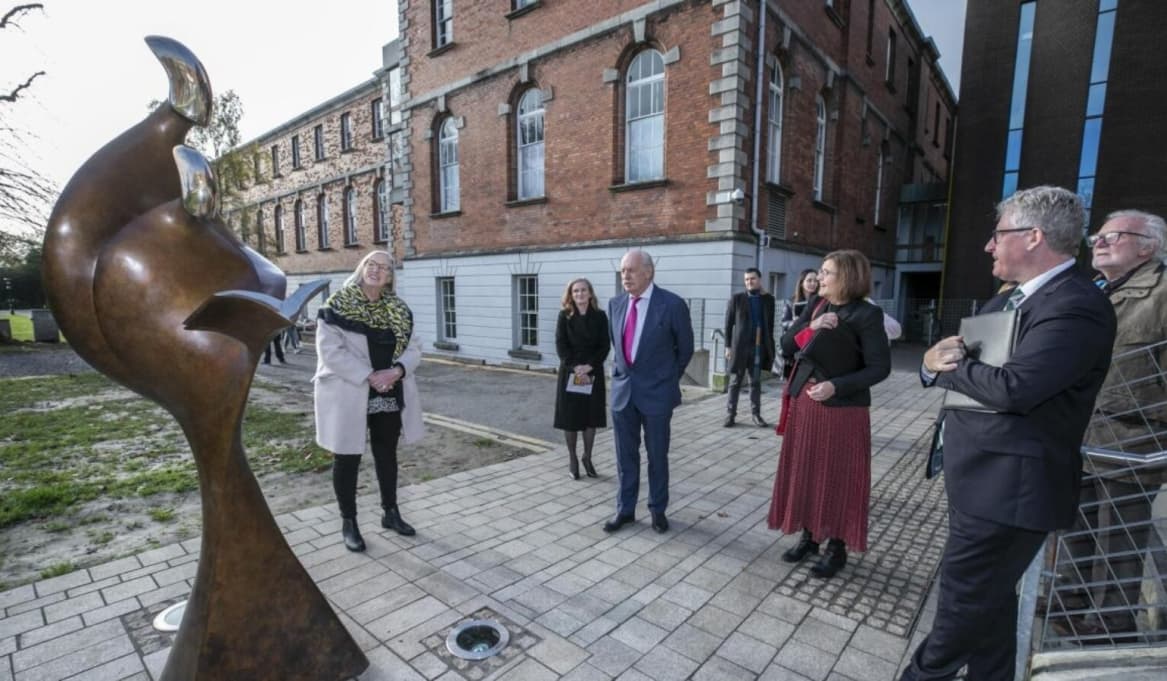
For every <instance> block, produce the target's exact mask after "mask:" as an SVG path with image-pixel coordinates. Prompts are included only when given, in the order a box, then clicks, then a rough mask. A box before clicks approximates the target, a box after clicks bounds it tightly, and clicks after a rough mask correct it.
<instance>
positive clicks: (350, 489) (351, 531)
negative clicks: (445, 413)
mask: <svg viewBox="0 0 1167 681" xmlns="http://www.w3.org/2000/svg"><path fill="white" fill-rule="evenodd" d="M318 317H319V318H318V320H317V324H316V355H317V361H316V375H315V376H313V377H312V382H313V383H314V385H315V389H314V393H315V398H316V443H317V444H319V445H320V446H321V447H323V448H325V449H327V450H328V451H330V452H332V453H333V458H332V486H333V489H334V490H335V492H336V503H337V505H338V506H339V507H340V516H341V518H342V519H343V521H344V523H343V527H342V530H341V534H342V536H343V537H344V545H345V547H346V548H348V550H349V551H364V550H365V541H364V539H362V538H361V531H360V529H359V528H358V527H357V472H358V471H359V470H360V466H361V454H363V453H364V452H365V444H366V442H365V440H366V433H367V434H368V441H369V444H370V445H371V447H372V450H373V463H374V466H375V468H376V471H377V480H378V482H379V483H380V485H379V486H380V489H381V507H382V508H383V509H384V511H385V515H384V516H383V517H382V518H381V527H384V528H385V529H388V530H393V531H395V532H397V533H398V534H401V535H405V536H410V535H413V534H415V532H414V529H413V528H412V527H410V525H409V524H408V523H406V522H405V521H404V520H402V518H401V512H400V511H399V510H398V508H397V442H398V440H399V439H400V440H403V441H405V442H406V443H407V444H408V443H411V442H416V441H417V440H419V439H421V436H422V435H423V434H424V433H425V427H424V426H423V424H422V413H421V403H420V401H419V399H418V394H417V382H416V381H415V380H414V377H413V373H414V371H415V370H416V369H417V367H418V365H419V364H420V363H421V345H420V342H419V341H418V339H417V337H416V336H415V335H414V332H413V331H414V327H413V313H412V312H411V311H410V309H409V306H408V305H406V304H405V301H403V300H402V299H401V298H398V297H397V295H396V294H395V293H394V292H393V257H392V256H391V255H389V253H387V252H385V251H373V252H371V253H369V254H368V255H366V256H365V257H364V258H362V259H361V262H360V264H359V265H357V269H356V271H355V272H353V273H352V275H351V276H349V278H348V279H347V280H346V281H345V284H344V286H343V287H342V288H341V289H340V290H339V291H337V292H336V293H334V294H333V295H332V296H331V297H329V299H328V302H327V303H325V305H324V307H322V308H320V312H319V315H318Z"/></svg>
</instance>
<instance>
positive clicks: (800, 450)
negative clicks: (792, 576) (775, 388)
mask: <svg viewBox="0 0 1167 681" xmlns="http://www.w3.org/2000/svg"><path fill="white" fill-rule="evenodd" d="M870 292H871V264H870V263H869V262H868V261H867V258H866V257H865V256H864V255H863V254H862V253H860V252H859V251H853V250H844V251H835V252H833V253H830V254H828V255H827V257H826V258H825V259H823V265H822V269H820V270H819V299H818V301H817V302H816V303H815V304H814V305H813V306H808V307H807V308H806V309H805V310H803V312H802V314H801V315H799V316H798V319H796V320H795V321H794V324H792V325H791V327H790V329H789V330H787V332H786V333H785V334H784V335H783V336H782V349H783V351H784V352H786V353H789V354H795V353H797V355H796V356H797V358H798V361H797V365H796V366H795V368H794V373H793V374H792V376H791V378H790V381H789V382H788V383H787V385H786V393H785V394H784V395H783V400H782V404H783V408H782V412H783V413H782V415H781V418H780V420H779V425H778V433H779V434H782V435H783V438H782V450H781V453H780V455H779V458H778V474H777V475H776V476H775V478H774V496H773V498H772V499H771V501H770V517H769V525H770V528H771V529H780V530H782V531H783V532H785V533H787V534H791V533H793V532H796V531H798V530H802V537H801V538H800V539H799V542H798V544H796V545H795V546H794V548H792V549H790V550H789V551H787V552H785V553H784V554H782V559H783V560H785V561H787V562H789V563H797V562H799V561H801V560H802V559H804V558H806V557H807V556H808V555H810V554H817V553H818V552H819V544H820V543H822V542H823V541H827V548H826V550H824V551H823V553H822V556H820V558H819V560H818V562H817V563H815V565H813V566H812V567H811V572H812V573H813V574H814V575H815V576H816V577H822V578H828V577H832V576H834V574H835V573H836V572H838V571H839V570H840V569H841V568H842V567H843V566H844V565H846V564H847V546H850V547H851V549H852V550H854V551H866V550H867V505H868V497H869V495H870V491H871V417H870V413H869V409H870V407H871V386H873V385H875V384H876V383H879V382H880V381H882V380H883V379H885V378H887V376H888V374H889V373H891V353H890V351H889V350H888V343H887V334H886V332H884V329H883V311H882V310H881V309H880V308H879V307H877V306H876V305H874V304H872V303H869V302H867V301H866V300H864V298H865V297H866V296H867V295H868V294H869V293H870ZM828 540H829V541H828Z"/></svg>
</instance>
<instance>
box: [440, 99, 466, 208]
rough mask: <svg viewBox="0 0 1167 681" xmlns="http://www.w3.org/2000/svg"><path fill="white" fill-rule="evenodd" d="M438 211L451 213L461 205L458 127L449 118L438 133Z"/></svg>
mask: <svg viewBox="0 0 1167 681" xmlns="http://www.w3.org/2000/svg"><path fill="white" fill-rule="evenodd" d="M438 192H439V194H438V196H439V197H440V199H439V200H440V203H439V204H438V211H439V212H441V213H449V212H452V211H456V210H458V209H459V208H460V207H461V204H460V202H459V194H458V128H457V127H456V126H455V125H454V119H453V118H447V119H446V120H445V121H444V122H443V123H442V127H441V132H440V133H439V134H438Z"/></svg>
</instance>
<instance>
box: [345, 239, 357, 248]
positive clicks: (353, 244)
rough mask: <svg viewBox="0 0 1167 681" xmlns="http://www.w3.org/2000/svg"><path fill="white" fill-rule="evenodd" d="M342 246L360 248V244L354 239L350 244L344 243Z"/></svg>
mask: <svg viewBox="0 0 1167 681" xmlns="http://www.w3.org/2000/svg"><path fill="white" fill-rule="evenodd" d="M344 247H345V248H360V247H361V245H360V244H359V243H357V242H355V241H354V242H352V243H351V244H345V245H344Z"/></svg>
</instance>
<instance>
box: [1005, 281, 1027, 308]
mask: <svg viewBox="0 0 1167 681" xmlns="http://www.w3.org/2000/svg"><path fill="white" fill-rule="evenodd" d="M1023 300H1025V292H1024V291H1022V290H1021V287H1020V286H1018V287H1017V288H1015V289H1013V292H1012V293H1010V294H1009V300H1006V301H1005V311H1006V312H1008V311H1009V310H1016V309H1017V308H1019V307H1021V301H1023Z"/></svg>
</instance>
